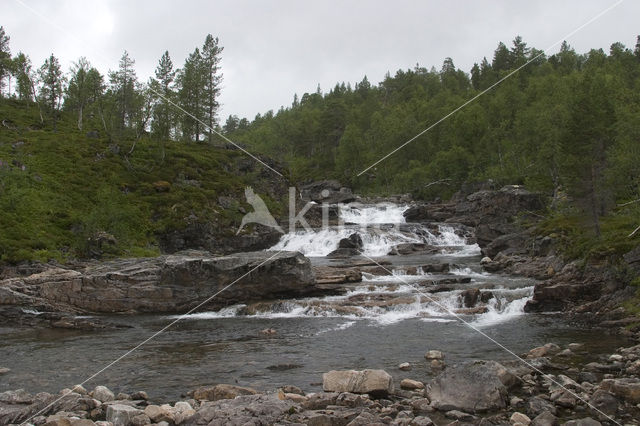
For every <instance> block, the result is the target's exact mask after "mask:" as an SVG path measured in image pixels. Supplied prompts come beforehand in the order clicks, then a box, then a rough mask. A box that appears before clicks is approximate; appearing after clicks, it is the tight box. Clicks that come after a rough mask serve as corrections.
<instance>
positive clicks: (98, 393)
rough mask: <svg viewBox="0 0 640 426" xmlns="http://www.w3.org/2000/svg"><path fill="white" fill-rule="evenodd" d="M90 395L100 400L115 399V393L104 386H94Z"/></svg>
mask: <svg viewBox="0 0 640 426" xmlns="http://www.w3.org/2000/svg"><path fill="white" fill-rule="evenodd" d="M91 396H92V397H93V398H95V399H97V400H98V401H100V402H109V401H113V400H114V399H115V395H114V394H113V392H111V390H109V388H107V387H106V386H96V387H95V389H94V390H93V392H91Z"/></svg>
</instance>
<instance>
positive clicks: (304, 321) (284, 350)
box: [0, 185, 640, 426]
mask: <svg viewBox="0 0 640 426" xmlns="http://www.w3.org/2000/svg"><path fill="white" fill-rule="evenodd" d="M332 188H333V189H332V192H329V195H331V197H338V198H337V199H338V200H340V201H345V200H347V201H349V200H351V199H353V198H354V196H353V194H351V193H350V191H346V190H343V189H342V188H339V187H338V186H336V185H334V187H332ZM311 189H313V191H311V190H310V191H309V193H308V194H307V196H309V197H311V198H313V197H316V198H317V197H320V198H318V200H320V201H322V199H321V198H322V197H325V196H326V193H323V191H321V190H320V189H321V187H318V188H315V187H314V188H311ZM316 193H318V194H319V195H318V194H316ZM314 194H315V195H314ZM323 194H324V195H323ZM332 199H333V198H332ZM396 201H398V200H396ZM542 205H543V203H542V201H541V200H540V198H539V196H538V195H536V194H531V193H529V192H527V191H525V190H524V189H522V188H520V187H514V186H510V187H505V188H503V189H502V190H498V191H495V190H486V191H480V192H476V193H473V194H470V195H468V196H466V197H460V198H459V199H458V200H456V201H455V202H452V203H426V204H412V205H406V207H403V208H402V209H400V208H398V204H397V203H396V204H394V203H388V204H385V205H383V206H382V207H380V206H378V207H377V208H376V209H371V208H368V207H366V206H365V207H362V206H361V205H360V206H356V205H354V206H352V205H347V206H340V207H337V206H334V207H332V208H331V209H330V211H329V215H330V224H331V225H332V227H331V228H329V229H323V230H316V231H314V232H306V233H295V234H288V235H285V236H283V237H282V238H281V239H280V241H278V243H277V244H276V246H275V247H273V250H275V251H272V252H269V251H262V252H249V253H236V254H232V255H227V256H222V257H221V256H214V255H212V254H211V253H208V252H203V251H184V252H179V253H174V254H170V255H164V256H160V257H158V258H152V259H124V260H115V261H110V262H82V263H77V264H69V265H53V264H49V265H23V266H21V267H17V268H14V269H6V270H4V271H3V272H2V278H3V279H2V280H1V281H0V319H2V325H3V328H2V329H0V333H2V336H3V338H5V339H7V340H6V343H5V344H0V351H2V353H4V354H6V355H5V356H7V358H5V359H6V360H7V361H6V362H5V363H3V362H2V361H0V384H2V385H3V388H4V389H5V390H6V389H15V388H17V387H23V386H22V385H21V383H25V382H27V383H28V386H27V385H25V386H24V387H25V388H27V389H28V390H29V391H30V392H34V391H37V390H42V389H43V388H44V390H47V391H49V392H56V391H57V390H58V389H59V387H58V385H57V383H74V382H75V381H76V377H78V376H80V377H83V378H84V377H86V376H87V371H86V369H87V368H93V367H95V365H93V364H96V365H102V364H107V363H108V362H109V361H111V360H113V359H114V358H115V357H117V356H119V355H121V354H122V353H123V351H124V350H126V349H129V348H130V347H131V346H133V345H135V344H137V343H139V342H140V341H141V340H144V339H145V338H147V337H148V336H149V335H150V334H151V333H153V332H154V331H157V329H159V328H161V327H162V326H164V325H165V324H166V323H167V321H172V320H173V319H175V318H177V316H176V314H182V313H184V312H188V311H189V310H190V309H191V308H193V307H195V306H198V304H199V303H201V302H202V301H203V300H206V299H207V298H208V297H209V296H211V295H212V294H216V293H218V292H221V291H222V292H221V293H220V297H217V298H216V299H215V300H212V301H211V303H207V304H206V305H204V306H202V307H201V308H202V309H198V312H196V313H194V314H193V315H189V316H187V317H186V321H185V322H186V324H184V325H183V326H181V327H178V329H177V330H175V332H174V333H168V335H167V336H164V337H166V339H167V341H166V342H165V343H160V342H159V343H158V344H157V345H154V346H152V347H150V348H148V351H146V350H145V349H147V348H145V349H143V350H141V351H139V352H141V353H140V354H139V355H138V356H137V358H136V359H133V360H130V362H129V360H125V361H124V362H122V363H120V364H118V365H117V366H116V367H114V368H113V369H112V371H110V373H112V375H110V378H109V381H105V382H103V383H105V384H107V385H108V386H110V387H111V388H113V389H114V392H112V391H110V390H108V389H105V388H104V387H97V388H95V389H94V390H92V391H91V392H87V390H86V389H84V388H82V387H74V388H73V391H69V390H63V391H61V393H59V394H52V393H45V392H41V393H37V394H30V393H28V392H27V391H23V390H20V391H9V390H7V391H5V392H2V393H0V424H19V423H22V422H25V421H27V420H29V422H31V423H33V424H38V425H40V424H47V425H52V426H53V425H65V426H66V425H80V426H90V425H92V424H98V425H103V426H105V425H108V424H109V422H110V423H111V424H113V425H115V426H117V425H129V424H131V425H143V424H150V423H157V424H166V425H173V424H186V425H204V424H207V425H208V424H315V425H346V424H353V425H357V424H398V425H411V424H413V425H421V424H438V425H440V424H484V425H489V424H522V425H528V424H534V425H553V424H565V423H566V424H570V425H596V424H611V425H613V424H638V422H637V420H636V419H638V418H639V417H640V411H638V404H640V381H639V379H638V375H639V374H640V345H637V346H632V344H633V342H634V339H635V340H636V341H637V339H638V337H639V335H638V329H637V328H636V327H637V326H636V324H637V320H636V319H635V318H633V317H630V316H629V315H627V314H626V312H625V311H624V310H622V309H621V308H620V307H619V306H620V302H621V301H622V300H624V298H625V297H628V296H629V294H630V291H632V290H630V289H629V287H626V286H625V285H624V283H622V282H620V281H619V280H617V279H616V276H615V275H613V274H611V273H610V271H608V270H607V269H606V268H605V267H598V266H592V267H588V268H582V267H580V265H578V264H576V263H572V262H565V261H563V260H562V259H561V257H560V256H558V255H557V253H556V251H555V248H554V240H553V237H552V236H540V235H534V234H533V233H532V232H531V231H530V230H529V229H524V228H522V226H521V223H522V221H523V220H525V219H526V220H527V221H529V223H531V221H535V218H536V214H537V213H536V210H538V209H539V208H541V206H542ZM313 214H314V215H315V216H314V219H313V222H314V223H315V222H321V221H322V218H321V215H322V211H321V210H318V209H315V211H314V213H313ZM345 218H346V219H347V221H346V222H347V224H346V225H339V224H338V219H342V220H343V222H344V219H345ZM371 224H374V225H375V226H371ZM299 251H300V252H302V253H305V254H306V255H307V256H306V257H305V256H303V254H301V253H300V252H299ZM276 252H277V253H278V255H277V256H274V253H276ZM625 260H626V261H627V262H628V265H629V267H630V268H637V267H638V255H637V253H636V254H635V255H634V252H632V253H630V254H629V256H625ZM239 278H242V279H241V280H239V281H237V285H236V284H233V283H235V282H236V280H238V279H239ZM230 284H233V285H232V286H230ZM525 311H526V312H529V313H531V314H532V315H529V316H527V315H524V313H525ZM558 311H564V312H565V313H570V315H569V316H567V315H566V314H563V315H558V314H557V312H558ZM550 312H555V314H552V315H546V314H547V313H550ZM141 314H147V316H144V315H141ZM145 318H146V319H145ZM567 318H569V319H571V320H579V321H580V322H581V323H587V324H590V326H593V325H597V326H598V327H599V328H598V329H597V330H594V332H593V335H592V336H588V335H585V333H586V330H584V329H583V335H582V339H578V340H570V339H572V337H574V336H578V335H577V334H576V333H573V332H569V333H566V332H561V333H559V332H558V329H557V326H558V325H559V324H565V323H566V320H567ZM516 319H518V320H516ZM145 321H148V322H149V324H150V325H148V326H147V325H145ZM141 324H142V326H141ZM42 326H44V327H45V329H51V328H53V329H54V330H56V333H53V334H50V333H48V332H34V331H33V330H35V329H38V328H40V327H42ZM600 326H603V327H607V328H608V330H610V332H611V333H623V334H624V335H626V336H627V337H628V340H624V341H623V340H616V341H619V342H622V341H623V342H624V345H625V347H624V348H619V349H616V346H615V344H612V343H607V344H606V345H603V347H600V348H598V349H597V350H594V345H593V342H594V341H597V340H603V336H604V334H603V332H602V329H601V327H600ZM563 327H566V328H571V327H573V326H571V325H569V324H567V325H566V326H565V325H563ZM60 329H62V330H64V333H66V334H64V333H63V334H59V332H58V331H57V330H60ZM587 330H588V329H587ZM478 331H479V332H480V333H479V332H478ZM68 333H71V334H68ZM487 336H489V337H491V338H495V339H497V340H498V341H499V342H501V344H505V346H507V347H509V348H513V349H514V350H515V351H516V352H519V351H526V350H527V349H529V348H530V347H531V346H533V345H532V344H530V343H529V342H536V343H537V344H540V345H541V346H539V347H537V348H534V349H532V350H531V351H529V352H526V353H523V354H521V355H522V357H523V358H524V360H525V362H523V361H521V360H517V359H516V358H515V357H511V356H510V355H509V353H507V352H504V351H503V350H501V349H500V347H499V346H496V345H495V344H494V343H492V342H491V341H490V340H488V339H486V337H487ZM556 338H557V339H556ZM542 339H544V340H542ZM545 341H554V342H555V343H557V344H555V343H549V344H546V345H542V343H544V342H545ZM534 344H535V343H534ZM16 345H18V346H16ZM31 351H34V352H33V353H30V352H31ZM441 351H442V352H441ZM420 352H422V354H420ZM251 355H254V356H253V357H251ZM423 355H424V358H423ZM479 358H480V359H484V360H483V361H479V360H478V359H479ZM489 358H490V359H489ZM147 359H148V360H150V361H151V362H147V361H146V360H147ZM178 361H179V362H178ZM3 364H4V365H6V366H7V367H9V368H2V367H4V365H3ZM49 364H51V366H53V367H54V369H55V370H57V371H55V372H50V373H49V374H47V376H51V377H48V378H39V377H38V374H37V373H36V370H40V368H42V367H41V366H43V365H49ZM85 364H87V365H91V366H92V367H86V366H85V367H83V366H84V365H85ZM156 364H157V365H156ZM39 366H40V367H39ZM333 368H338V370H333V371H329V370H331V369H333ZM349 368H353V369H355V370H343V369H349ZM367 368H370V369H368V370H367ZM149 369H150V370H153V371H146V370H149ZM156 369H157V370H158V371H157V372H156V371H155V370H156ZM76 370H78V371H76ZM167 370H170V371H172V375H173V376H172V377H171V378H170V379H169V378H166V375H167ZM260 371H269V373H268V374H265V373H262V372H260ZM322 372H325V374H322ZM155 373H157V374H155ZM145 374H147V375H148V376H153V378H152V380H150V381H147V382H144V383H147V384H149V383H151V384H152V385H153V386H155V387H147V388H146V390H147V391H148V392H149V395H150V396H149V395H147V394H146V393H144V392H140V391H138V390H137V389H138V388H142V389H145V388H144V387H141V386H137V385H135V383H136V382H135V381H131V380H129V377H133V376H136V375H145ZM71 377H73V379H71ZM161 377H165V383H164V384H162V383H161V382H159V381H158V379H159V378H161ZM45 379H46V380H45ZM51 380H53V382H51ZM72 380H73V381H72ZM3 382H4V383H3ZM310 382H311V383H310ZM39 383H42V385H41V386H38V384H39ZM52 383H55V385H54V384H52ZM288 383H292V384H288ZM8 384H11V387H7V386H8ZM191 384H192V386H191V387H192V388H195V387H196V386H200V387H198V388H197V389H192V390H191V391H189V387H188V386H190V385H191ZM293 384H295V385H296V386H293ZM134 385H135V386H134ZM320 386H321V387H322V388H321V389H322V390H320ZM157 387H165V388H170V389H171V392H164V393H162V395H161V396H158V390H159V389H158V388H157ZM187 391H189V392H187ZM124 392H127V394H125V393H124ZM182 392H185V395H184V398H182V399H181V400H180V401H176V395H179V394H180V393H182ZM114 393H115V395H114ZM62 395H66V396H65V397H64V398H62V399H60V397H61V396H62ZM167 395H170V398H168V397H167ZM168 402H170V403H168ZM49 405H51V406H50V407H48V406H49ZM41 410H43V411H42V412H41V413H40V412H39V411H41ZM34 416H35V417H34ZM32 417H33V418H32ZM101 422H102V423H101Z"/></svg>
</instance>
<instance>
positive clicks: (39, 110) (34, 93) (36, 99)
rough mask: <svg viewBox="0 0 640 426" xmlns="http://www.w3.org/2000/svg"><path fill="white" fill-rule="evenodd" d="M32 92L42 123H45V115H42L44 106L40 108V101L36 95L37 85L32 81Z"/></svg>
mask: <svg viewBox="0 0 640 426" xmlns="http://www.w3.org/2000/svg"><path fill="white" fill-rule="evenodd" d="M31 93H33V100H34V101H35V102H36V105H37V106H38V114H40V124H44V117H43V116H42V108H40V102H38V97H37V96H36V86H35V85H34V84H33V81H32V82H31Z"/></svg>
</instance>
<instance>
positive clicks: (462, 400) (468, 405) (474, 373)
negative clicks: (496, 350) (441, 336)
mask: <svg viewBox="0 0 640 426" xmlns="http://www.w3.org/2000/svg"><path fill="white" fill-rule="evenodd" d="M517 383H518V378H517V377H516V376H514V375H513V374H511V373H510V372H509V371H508V370H507V369H506V368H505V367H504V366H502V365H501V364H499V363H497V362H495V361H475V362H468V363H465V364H461V365H458V366H454V367H451V368H448V369H447V370H446V371H445V372H443V373H442V374H440V375H439V376H438V377H436V378H435V379H434V380H433V381H432V382H431V383H430V384H429V386H428V387H427V391H426V394H427V396H428V397H429V399H430V400H431V404H432V405H433V406H434V407H435V408H437V409H438V410H441V411H450V410H460V411H465V412H467V413H481V412H486V411H489V410H496V409H504V408H506V406H507V402H508V395H507V389H508V388H511V387H513V386H515V385H516V384H517Z"/></svg>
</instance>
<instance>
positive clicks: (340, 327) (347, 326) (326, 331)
mask: <svg viewBox="0 0 640 426" xmlns="http://www.w3.org/2000/svg"><path fill="white" fill-rule="evenodd" d="M355 323H356V322H355V321H347V322H345V323H343V324H340V325H339V326H337V327H330V328H327V329H324V330H320V331H318V332H317V333H316V336H317V335H319V334H324V333H329V332H332V331H342V330H346V329H347V328H349V327H351V326H352V325H354V324H355Z"/></svg>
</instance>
